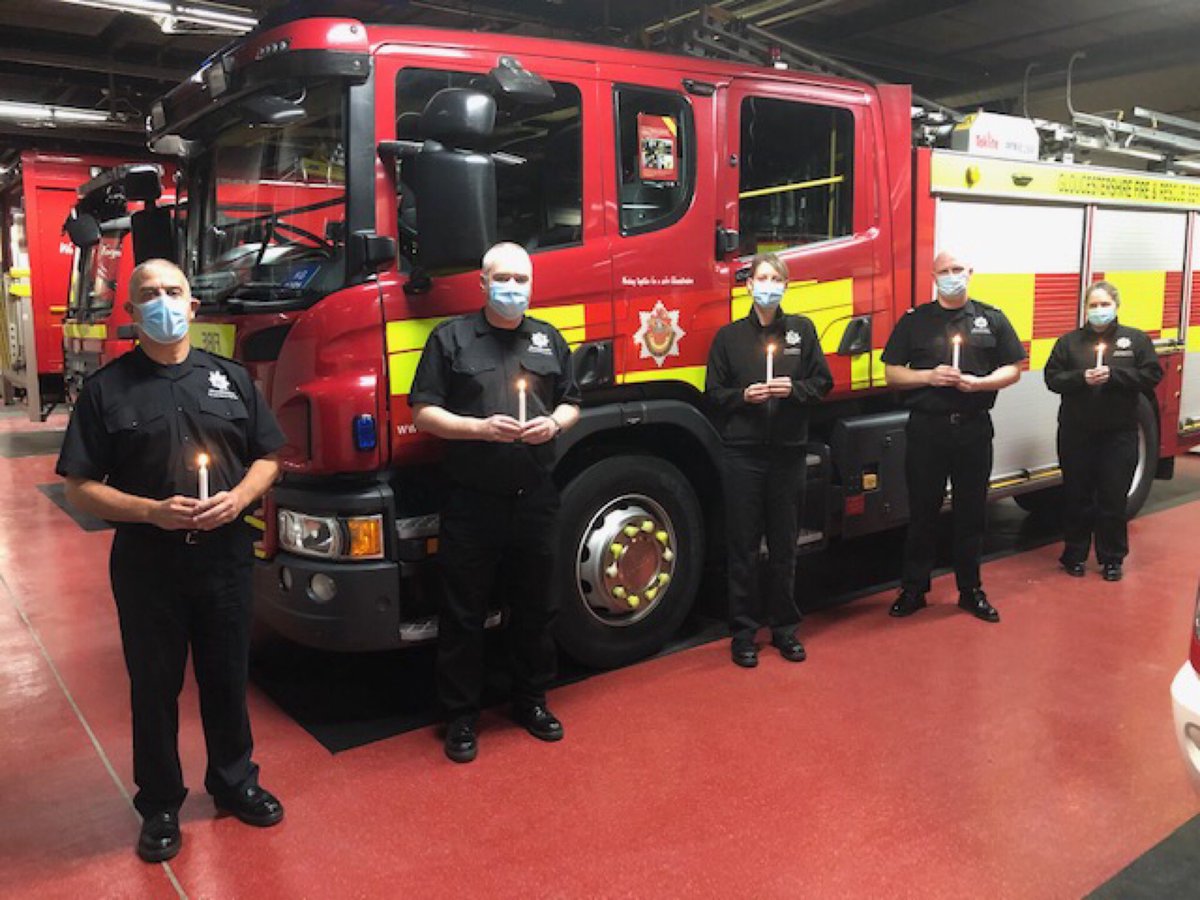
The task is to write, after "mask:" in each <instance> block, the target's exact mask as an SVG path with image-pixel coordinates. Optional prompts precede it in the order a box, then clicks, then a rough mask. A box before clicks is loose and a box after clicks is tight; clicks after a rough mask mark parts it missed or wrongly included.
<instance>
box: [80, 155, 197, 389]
mask: <svg viewBox="0 0 1200 900" xmlns="http://www.w3.org/2000/svg"><path fill="white" fill-rule="evenodd" d="M164 177H165V178H166V180H167V183H168V184H171V185H172V187H171V188H170V190H169V192H168V193H167V194H166V195H165V196H164V195H163V192H162V181H163V179H164ZM173 182H174V169H173V167H168V168H167V170H166V172H165V173H164V170H163V167H162V166H158V165H149V164H146V163H129V164H125V165H120V166H116V167H115V168H112V169H106V170H105V171H103V172H101V173H100V174H99V175H97V176H96V177H95V178H93V179H91V180H90V181H88V182H87V183H85V184H82V185H80V186H79V188H78V189H77V194H78V197H79V201H78V203H76V205H75V208H74V209H73V210H72V211H71V213H70V215H69V217H68V218H67V221H66V225H65V227H64V230H65V231H66V233H67V236H68V237H69V238H70V240H71V243H72V244H74V245H75V247H76V255H75V263H74V266H73V268H72V272H71V287H70V292H69V295H68V296H69V302H68V305H67V314H66V318H65V319H64V321H63V343H64V348H63V351H64V357H63V380H64V383H65V389H66V395H67V399H68V401H69V402H72V403H73V402H74V399H75V398H76V397H77V396H78V395H79V390H80V388H82V386H83V380H84V378H86V377H87V376H88V375H90V374H91V373H92V372H94V371H95V370H96V369H98V368H100V367H101V366H103V365H104V364H105V363H108V362H110V361H112V360H114V359H116V358H117V357H118V356H120V355H121V354H123V353H125V352H127V351H129V350H132V349H133V346H134V338H135V334H134V326H133V323H132V320H131V318H130V316H129V313H128V312H127V311H126V310H125V301H126V299H127V298H126V295H127V292H128V286H129V275H130V273H131V272H132V271H133V267H134V266H136V265H137V264H138V263H139V262H143V261H145V260H147V259H152V258H154V257H163V258H166V259H174V258H175V255H176V249H175V247H176V244H177V242H176V240H175V236H174V234H173V228H174V223H175V221H176V219H175V217H173V216H172V214H171V205H172V204H173V202H174V187H173ZM160 197H161V198H162V199H163V205H162V206H161V207H160V206H159V204H158V202H157V201H158V200H159V199H160ZM182 220H183V218H182V215H181V216H180V217H179V219H178V221H182Z"/></svg>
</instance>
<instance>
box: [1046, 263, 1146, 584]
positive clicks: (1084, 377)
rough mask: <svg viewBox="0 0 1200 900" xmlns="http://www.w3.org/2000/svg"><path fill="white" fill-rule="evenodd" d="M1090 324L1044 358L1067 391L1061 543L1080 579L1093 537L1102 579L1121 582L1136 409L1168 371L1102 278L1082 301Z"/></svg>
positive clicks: (1061, 431)
mask: <svg viewBox="0 0 1200 900" xmlns="http://www.w3.org/2000/svg"><path fill="white" fill-rule="evenodd" d="M1084 304H1085V306H1086V312H1087V322H1086V324H1084V326H1083V327H1082V328H1077V329H1075V330H1074V331H1072V332H1069V333H1068V334H1064V335H1063V336H1062V337H1060V338H1059V339H1058V341H1057V342H1056V343H1055V345H1054V349H1053V350H1052V351H1051V352H1050V359H1049V360H1048V361H1047V363H1046V386H1047V387H1048V388H1050V390H1052V391H1054V392H1055V393H1056V394H1061V395H1062V405H1061V406H1060V407H1059V411H1058V459H1059V465H1061V466H1062V473H1063V491H1064V494H1065V497H1064V500H1065V510H1064V516H1065V523H1064V529H1063V531H1064V534H1063V537H1064V546H1063V552H1062V556H1061V557H1060V558H1059V562H1060V563H1061V564H1062V567H1063V568H1064V569H1065V570H1066V572H1067V574H1068V575H1072V576H1074V577H1076V578H1082V577H1083V575H1084V572H1085V565H1084V564H1085V562H1086V561H1087V558H1088V552H1089V550H1090V548H1091V543H1092V538H1093V536H1094V537H1095V541H1096V560H1097V562H1099V563H1100V567H1101V570H1102V572H1103V576H1104V580H1105V581H1120V580H1121V563H1122V562H1123V561H1124V559H1125V556H1126V554H1127V553H1128V552H1129V542H1128V535H1127V529H1126V516H1125V506H1126V497H1127V495H1128V493H1129V484H1130V482H1131V481H1132V480H1133V473H1134V469H1135V468H1136V467H1137V457H1138V433H1137V409H1138V402H1139V398H1140V397H1141V396H1142V395H1147V396H1149V395H1150V394H1151V393H1152V392H1153V390H1154V386H1155V385H1156V384H1158V382H1159V381H1160V380H1161V379H1162V377H1163V370H1162V366H1160V365H1159V364H1158V355H1157V354H1156V353H1155V352H1154V344H1153V343H1151V341H1150V338H1148V337H1147V336H1146V334H1145V333H1144V332H1141V331H1138V329H1136V328H1130V327H1129V326H1128V325H1122V324H1121V323H1120V322H1118V321H1117V310H1118V308H1119V307H1120V305H1121V297H1120V294H1119V293H1118V291H1117V289H1116V287H1115V286H1113V285H1112V284H1110V283H1109V282H1107V281H1098V282H1096V283H1095V284H1093V285H1092V286H1091V287H1089V288H1088V291H1087V296H1086V298H1085V300H1084Z"/></svg>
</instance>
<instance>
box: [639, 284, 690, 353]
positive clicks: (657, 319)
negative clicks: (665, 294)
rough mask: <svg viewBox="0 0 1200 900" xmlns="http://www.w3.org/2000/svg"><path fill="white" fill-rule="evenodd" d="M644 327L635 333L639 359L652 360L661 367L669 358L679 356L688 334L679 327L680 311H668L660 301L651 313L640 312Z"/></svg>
mask: <svg viewBox="0 0 1200 900" xmlns="http://www.w3.org/2000/svg"><path fill="white" fill-rule="evenodd" d="M638 318H639V319H641V322H642V327H641V328H639V329H638V330H637V331H635V332H634V333H633V341H634V343H635V344H637V345H638V359H652V360H654V363H655V365H657V366H659V367H661V366H662V364H663V363H664V362H666V361H667V357H668V356H678V355H679V342H680V341H681V340H683V338H684V336H685V335H686V334H687V332H686V331H684V330H683V329H682V328H680V327H679V310H677V309H667V308H666V307H665V306H663V302H662V301H661V300H659V301H658V302H657V303H655V304H654V309H652V310H650V312H639V313H638Z"/></svg>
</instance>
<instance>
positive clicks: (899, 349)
mask: <svg viewBox="0 0 1200 900" xmlns="http://www.w3.org/2000/svg"><path fill="white" fill-rule="evenodd" d="M911 319H912V314H911V313H905V314H904V315H902V316H901V317H900V318H899V320H898V321H897V322H896V327H895V328H893V329H892V333H891V335H889V337H888V340H887V345H886V346H885V347H884V348H883V355H882V357H881V358H882V359H883V362H884V363H885V364H886V365H889V366H907V365H908V364H909V362H910V361H911V360H912V322H911V321H910V320H911Z"/></svg>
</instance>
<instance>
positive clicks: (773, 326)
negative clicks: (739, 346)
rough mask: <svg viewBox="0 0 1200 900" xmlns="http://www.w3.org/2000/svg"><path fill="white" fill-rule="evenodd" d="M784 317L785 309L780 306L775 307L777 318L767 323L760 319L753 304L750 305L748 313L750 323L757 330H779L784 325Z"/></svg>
mask: <svg viewBox="0 0 1200 900" xmlns="http://www.w3.org/2000/svg"><path fill="white" fill-rule="evenodd" d="M783 317H784V312H783V309H782V308H781V307H778V306H777V307H775V318H773V319H772V320H771V321H770V322H768V323H767V324H766V325H764V324H763V323H762V322H760V321H759V318H758V313H757V312H755V310H754V307H753V306H751V307H750V312H749V313H747V314H746V318H747V319H749V320H750V324H751V325H753V326H754V329H755V330H756V331H772V332H774V331H779V329H781V328H782V327H783Z"/></svg>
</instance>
